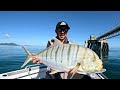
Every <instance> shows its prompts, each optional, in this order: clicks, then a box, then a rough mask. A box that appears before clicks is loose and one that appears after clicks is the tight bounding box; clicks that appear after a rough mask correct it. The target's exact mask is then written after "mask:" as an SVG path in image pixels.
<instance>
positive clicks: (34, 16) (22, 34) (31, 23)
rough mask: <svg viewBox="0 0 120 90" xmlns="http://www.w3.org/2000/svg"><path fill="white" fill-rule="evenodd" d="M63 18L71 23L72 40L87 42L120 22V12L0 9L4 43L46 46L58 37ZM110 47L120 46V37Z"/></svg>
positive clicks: (80, 43) (70, 37)
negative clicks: (57, 33)
mask: <svg viewBox="0 0 120 90" xmlns="http://www.w3.org/2000/svg"><path fill="white" fill-rule="evenodd" d="M59 21H65V22H67V23H68V25H69V26H70V30H69V32H68V35H67V37H68V39H69V40H70V41H72V42H74V43H76V44H79V45H84V42H85V40H89V39H90V35H94V36H95V38H96V37H98V36H100V35H102V34H103V33H105V32H107V31H110V30H112V29H113V28H114V27H116V26H117V25H118V26H119V25H120V11H0V43H4V42H13V43H16V44H20V45H40V46H44V45H46V44H47V42H48V40H50V39H52V38H54V37H55V36H56V33H55V27H56V24H57V23H58V22H59ZM108 43H109V46H110V47H120V36H118V37H115V38H112V39H109V40H108Z"/></svg>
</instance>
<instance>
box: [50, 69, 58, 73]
mask: <svg viewBox="0 0 120 90" xmlns="http://www.w3.org/2000/svg"><path fill="white" fill-rule="evenodd" d="M57 72H58V71H57V70H53V69H52V70H51V72H50V73H49V74H55V73H57Z"/></svg>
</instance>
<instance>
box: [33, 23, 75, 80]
mask: <svg viewBox="0 0 120 90" xmlns="http://www.w3.org/2000/svg"><path fill="white" fill-rule="evenodd" d="M69 29H70V27H69V26H68V24H67V23H66V22H65V21H61V22H58V23H57V25H56V29H55V32H56V35H57V36H56V38H57V39H58V40H60V41H61V42H62V43H65V44H71V42H70V41H69V40H68V38H67V34H68V31H69ZM51 45H54V40H50V41H48V43H47V47H49V46H51ZM32 61H33V63H35V62H36V63H42V62H41V61H40V60H38V59H36V58H34V59H33V60H32ZM50 71H51V69H50V68H48V71H47V72H46V74H47V75H46V79H68V78H69V77H71V76H69V75H68V73H62V72H59V73H56V74H54V75H50V74H49V72H50ZM70 73H71V74H73V73H74V74H75V73H76V71H74V70H71V71H70Z"/></svg>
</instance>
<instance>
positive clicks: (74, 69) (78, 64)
mask: <svg viewBox="0 0 120 90" xmlns="http://www.w3.org/2000/svg"><path fill="white" fill-rule="evenodd" d="M79 66H80V63H77V65H76V66H75V67H74V68H73V69H72V70H71V71H70V72H71V73H72V76H71V77H70V79H72V78H73V76H74V75H75V72H77V70H78V68H79Z"/></svg>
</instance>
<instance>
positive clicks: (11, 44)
mask: <svg viewBox="0 0 120 90" xmlns="http://www.w3.org/2000/svg"><path fill="white" fill-rule="evenodd" d="M0 45H10V46H20V45H18V44H15V43H0Z"/></svg>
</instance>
